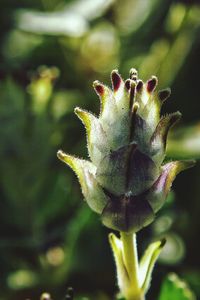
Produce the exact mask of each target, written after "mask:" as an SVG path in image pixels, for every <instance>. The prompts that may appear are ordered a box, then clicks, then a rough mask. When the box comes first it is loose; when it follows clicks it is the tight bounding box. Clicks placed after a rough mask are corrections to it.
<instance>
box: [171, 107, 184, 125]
mask: <svg viewBox="0 0 200 300" xmlns="http://www.w3.org/2000/svg"><path fill="white" fill-rule="evenodd" d="M169 116H170V122H169V125H170V127H171V126H172V125H175V124H176V123H177V122H178V121H180V119H181V118H182V113H181V112H180V111H177V112H175V113H171V114H170V115H169Z"/></svg>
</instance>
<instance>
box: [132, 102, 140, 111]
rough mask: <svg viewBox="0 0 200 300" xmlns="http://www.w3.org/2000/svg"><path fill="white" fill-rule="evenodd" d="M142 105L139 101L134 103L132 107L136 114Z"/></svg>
mask: <svg viewBox="0 0 200 300" xmlns="http://www.w3.org/2000/svg"><path fill="white" fill-rule="evenodd" d="M139 107H140V105H139V103H138V102H135V103H134V104H133V108H132V112H133V113H134V114H135V113H136V112H137V110H138V109H139Z"/></svg>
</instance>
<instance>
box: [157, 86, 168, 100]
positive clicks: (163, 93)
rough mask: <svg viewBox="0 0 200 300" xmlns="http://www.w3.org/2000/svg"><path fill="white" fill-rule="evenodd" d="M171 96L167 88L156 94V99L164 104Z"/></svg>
mask: <svg viewBox="0 0 200 300" xmlns="http://www.w3.org/2000/svg"><path fill="white" fill-rule="evenodd" d="M170 95H171V89H170V88H167V89H164V90H161V91H159V92H158V98H159V99H160V101H161V102H164V101H165V100H167V98H169V96H170Z"/></svg>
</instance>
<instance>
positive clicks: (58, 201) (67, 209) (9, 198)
mask: <svg viewBox="0 0 200 300" xmlns="http://www.w3.org/2000/svg"><path fill="white" fill-rule="evenodd" d="M187 2H188V1H187ZM189 2H190V4H189ZM189 2H188V3H186V2H185V1H184V0H179V1H176V0H166V1H159V0H152V1H148V0H144V1H140V0H123V1H113V0H111V1H110V0H109V1H107V0H94V1H91V0H52V1H49V0H38V1H35V0H29V1H28V2H27V1H21V2H20V3H18V2H17V1H15V0H11V1H5V0H2V3H1V4H2V5H1V7H2V9H1V11H0V17H1V28H0V58H1V60H0V123H1V126H0V136H1V139H0V196H1V197H0V198H1V201H0V219H1V228H0V235H1V236H0V257H1V261H0V265H1V281H0V298H2V299H7V300H17V299H27V298H30V299H39V295H40V293H41V292H42V291H48V292H49V293H51V294H52V299H55V300H58V299H62V296H63V295H64V294H65V290H66V286H67V285H69V284H70V285H72V286H74V287H76V289H75V292H76V293H75V295H76V299H82V298H79V297H81V295H88V298H89V299H98V300H104V299H105V300H107V299H108V298H109V299H110V298H111V299H112V295H113V293H115V291H116V286H115V282H114V278H113V277H112V276H111V275H112V272H113V270H112V260H111V259H110V256H111V252H110V249H109V245H108V243H107V239H106V236H107V235H106V233H107V231H108V229H107V228H105V227H103V226H100V225H99V218H96V216H95V214H94V213H93V212H92V211H91V210H89V209H88V207H87V206H86V205H84V203H82V204H80V201H79V199H80V197H81V195H80V189H79V187H78V183H77V180H76V178H75V176H72V174H71V172H70V170H68V169H67V170H66V169H65V168H63V167H62V165H61V164H58V163H57V161H56V158H55V151H56V149H59V148H60V147H61V145H62V147H63V148H64V149H67V151H69V153H76V154H77V155H78V156H79V157H85V154H86V147H85V141H84V134H82V132H81V130H80V128H81V124H79V122H78V120H76V118H74V116H73V109H74V106H75V105H77V106H80V107H85V108H87V109H88V108H90V109H91V110H92V111H95V112H96V111H97V110H98V101H94V95H93V91H92V89H90V88H89V86H90V84H88V82H89V83H90V82H91V81H93V80H94V79H95V78H99V79H100V80H101V81H106V80H107V79H106V78H108V77H109V73H108V72H110V70H112V69H113V68H115V67H116V66H117V67H118V68H120V70H121V73H122V74H123V76H125V74H126V73H127V70H128V68H129V67H130V66H136V67H137V69H138V70H139V74H140V77H141V78H144V79H147V76H149V71H150V70H151V72H152V74H156V75H157V77H158V78H159V84H160V86H163V87H164V86H168V85H170V86H171V87H172V88H173V90H174V92H173V96H172V99H171V100H172V101H167V103H166V105H165V106H163V107H162V113H165V112H166V111H175V110H176V107H181V111H182V112H183V114H184V124H185V126H184V127H183V126H181V124H179V126H178V128H177V127H176V128H175V129H174V130H172V131H171V133H169V138H168V143H167V149H166V160H167V159H170V160H171V159H173V160H176V159H177V160H179V159H193V158H197V159H199V158H200V143H199V140H200V138H199V137H200V127H199V110H198V105H199V101H198V95H199V89H198V76H197V75H198V74H199V70H198V65H199V63H198V59H199V38H198V37H199V32H200V23H199V20H200V19H199V12H200V7H199V4H198V0H192V1H189ZM195 3H196V4H195ZM13 17H14V20H13ZM13 21H14V22H13ZM188 41H190V42H189V43H188ZM97 57H98V59H97ZM44 65H45V66H46V67H44ZM36 70H38V71H36ZM58 73H59V74H60V75H59V77H58V78H57V79H56V82H55V81H54V79H55V78H56V77H57V76H58ZM30 75H31V76H30ZM54 83H55V84H54ZM188 99H191V104H190V103H189V106H188ZM188 107H189V109H188ZM192 122H194V123H193V124H192ZM72 132H73V134H72ZM198 168H199V165H197V167H196V168H194V169H193V170H191V171H189V174H190V176H187V174H182V175H181V176H180V177H179V178H178V180H177V181H176V185H175V186H174V191H173V192H171V193H170V194H169V197H168V198H167V201H166V204H165V205H164V207H163V209H162V210H160V211H159V213H158V215H157V218H156V219H155V221H154V222H153V223H151V224H150V226H148V227H146V228H145V229H144V230H141V231H140V232H139V234H138V235H137V240H138V241H140V240H143V242H142V243H140V242H138V252H139V254H140V253H142V252H143V251H144V249H145V247H146V245H147V244H148V243H149V240H156V239H158V240H161V239H162V238H163V237H166V238H167V244H166V245H165V247H164V248H163V250H162V252H161V253H160V256H159V265H158V267H157V268H156V270H155V273H154V280H153V282H152V285H151V289H150V291H149V293H148V295H147V299H157V297H156V295H157V294H158V290H159V288H158V287H159V285H160V281H161V280H162V279H163V278H165V275H166V273H167V272H168V269H169V268H171V269H172V270H176V272H178V273H179V274H180V276H181V277H182V278H184V279H185V280H186V281H187V282H188V283H189V285H190V286H191V287H192V289H193V290H194V291H195V294H196V295H197V297H198V298H199V297H200V286H199V281H200V272H199V270H198V266H199V250H198V246H197V243H196V240H197V238H198V236H199V232H198V230H199V225H200V219H199V193H200V190H199V179H198V174H199V169H198ZM19 175H20V176H19ZM188 177H189V178H188ZM191 194H192V195H193V196H192V198H191ZM188 199H189V201H188ZM16 212H17V213H16ZM191 216H192V217H191ZM94 236H95V238H94V239H92V238H91V237H94ZM87 240H90V243H86V241H87ZM90 251H92V252H93V253H95V256H92V257H91V255H90V253H91V252H90ZM96 257H100V259H98V260H97V259H96ZM94 272H95V274H96V276H93V273H94ZM83 274H84V276H83ZM158 274H159V275H158ZM80 277H81V280H79V279H80ZM88 283H89V284H88Z"/></svg>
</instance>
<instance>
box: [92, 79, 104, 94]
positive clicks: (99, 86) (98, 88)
mask: <svg viewBox="0 0 200 300" xmlns="http://www.w3.org/2000/svg"><path fill="white" fill-rule="evenodd" d="M93 87H94V89H95V91H96V93H97V94H98V95H99V96H102V95H103V94H104V90H105V89H104V85H103V84H102V83H101V82H100V81H98V80H95V81H94V82H93Z"/></svg>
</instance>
